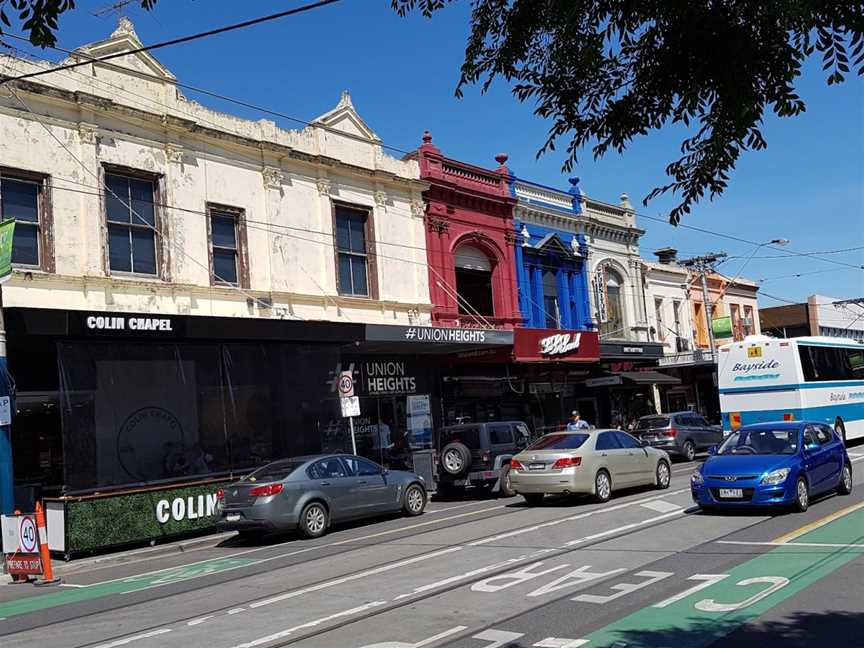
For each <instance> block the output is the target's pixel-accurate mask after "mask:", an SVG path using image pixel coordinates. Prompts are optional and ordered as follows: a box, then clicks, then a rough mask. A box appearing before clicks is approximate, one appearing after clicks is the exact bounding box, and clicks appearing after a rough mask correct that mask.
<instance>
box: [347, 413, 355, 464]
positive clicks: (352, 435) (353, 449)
mask: <svg viewBox="0 0 864 648" xmlns="http://www.w3.org/2000/svg"><path fill="white" fill-rule="evenodd" d="M348 425H349V427H350V428H351V450H352V452H353V454H355V455H356V454H357V439H355V438H354V417H353V416H349V417H348Z"/></svg>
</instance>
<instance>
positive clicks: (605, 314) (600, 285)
mask: <svg viewBox="0 0 864 648" xmlns="http://www.w3.org/2000/svg"><path fill="white" fill-rule="evenodd" d="M593 283H594V297H595V301H596V302H597V319H598V321H599V322H600V323H601V324H605V323H606V322H608V321H609V307H608V306H607V303H608V299H607V297H608V293H607V292H606V291H607V288H606V266H600V267H599V268H597V270H595V271H594V279H593Z"/></svg>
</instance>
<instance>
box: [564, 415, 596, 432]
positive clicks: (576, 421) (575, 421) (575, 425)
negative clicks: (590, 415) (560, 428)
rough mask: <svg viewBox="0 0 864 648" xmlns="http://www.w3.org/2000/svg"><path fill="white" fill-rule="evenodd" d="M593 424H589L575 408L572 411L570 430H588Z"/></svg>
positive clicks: (568, 426) (568, 425)
mask: <svg viewBox="0 0 864 648" xmlns="http://www.w3.org/2000/svg"><path fill="white" fill-rule="evenodd" d="M590 428H591V426H590V425H589V424H588V421H585V420H583V419H582V417H581V416H580V415H579V412H577V411H576V410H573V411H572V412H570V422H569V423H568V424H567V431H568V432H575V431H577V430H588V429H590Z"/></svg>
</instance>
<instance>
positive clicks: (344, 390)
mask: <svg viewBox="0 0 864 648" xmlns="http://www.w3.org/2000/svg"><path fill="white" fill-rule="evenodd" d="M353 395H354V375H353V373H352V372H350V371H343V372H342V373H341V374H339V396H341V397H342V398H349V397H351V396H353Z"/></svg>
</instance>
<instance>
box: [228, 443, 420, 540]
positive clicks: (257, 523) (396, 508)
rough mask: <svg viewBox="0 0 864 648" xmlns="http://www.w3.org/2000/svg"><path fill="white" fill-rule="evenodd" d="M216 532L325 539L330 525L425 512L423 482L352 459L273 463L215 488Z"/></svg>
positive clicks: (318, 458)
mask: <svg viewBox="0 0 864 648" xmlns="http://www.w3.org/2000/svg"><path fill="white" fill-rule="evenodd" d="M217 495H218V498H219V499H218V502H219V504H218V509H217V522H216V526H217V528H219V529H221V530H237V531H239V532H240V533H241V534H243V535H255V534H260V533H262V532H267V531H289V530H294V529H296V530H298V531H299V532H300V533H301V534H302V535H303V536H304V537H307V538H317V537H319V536H322V535H324V533H325V532H326V531H327V528H328V527H329V526H330V524H331V523H332V522H334V521H343V520H350V519H357V518H364V517H374V516H377V515H382V514H387V513H395V512H400V511H401V512H403V513H404V514H405V515H420V514H421V513H422V512H423V510H424V509H425V508H426V500H427V496H426V486H425V484H424V482H423V478H422V477H421V476H419V475H415V474H414V473H410V472H403V471H397V470H387V469H386V468H383V467H382V466H379V465H378V464H376V463H374V462H372V461H369V460H368V459H364V458H362V457H356V456H354V455H315V456H307V457H296V458H293V459H283V460H280V461H274V462H273V463H270V464H267V465H266V466H263V467H262V468H259V469H258V470H256V471H255V472H253V473H252V474H250V475H248V476H246V477H244V478H243V479H241V480H240V481H238V482H236V483H233V484H230V485H228V486H226V487H225V488H224V489H220V490H219V492H218V493H217Z"/></svg>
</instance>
